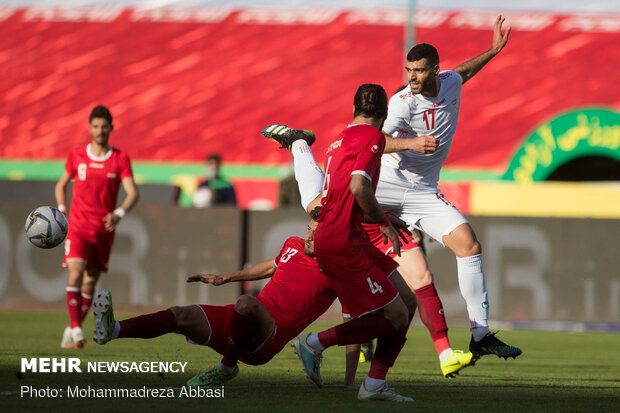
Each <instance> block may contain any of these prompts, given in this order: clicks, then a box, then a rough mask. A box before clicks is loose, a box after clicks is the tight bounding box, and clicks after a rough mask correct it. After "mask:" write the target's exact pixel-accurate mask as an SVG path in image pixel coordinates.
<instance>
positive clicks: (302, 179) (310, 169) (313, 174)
mask: <svg viewBox="0 0 620 413" xmlns="http://www.w3.org/2000/svg"><path fill="white" fill-rule="evenodd" d="M291 154H292V155H293V169H294V170H295V179H296V180H297V186H298V188H299V194H300V195H301V205H302V206H303V207H304V209H307V208H308V205H309V204H310V202H312V201H313V200H314V198H316V197H317V196H318V195H320V194H321V192H322V191H323V170H322V169H321V168H320V167H319V165H318V164H317V163H316V159H314V155H313V153H312V149H310V147H309V146H308V143H307V142H306V141H304V140H303V139H298V140H296V141H295V142H293V144H292V145H291Z"/></svg>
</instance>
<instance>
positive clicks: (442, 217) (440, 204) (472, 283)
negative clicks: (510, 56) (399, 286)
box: [377, 15, 521, 358]
mask: <svg viewBox="0 0 620 413" xmlns="http://www.w3.org/2000/svg"><path fill="white" fill-rule="evenodd" d="M504 21H505V18H504V17H502V16H501V15H500V16H498V17H497V19H496V20H495V24H494V28H493V41H492V46H491V48H490V49H489V50H487V51H486V52H484V53H482V54H480V55H478V56H476V57H474V58H473V59H470V60H468V61H466V62H464V63H461V64H460V65H458V66H457V67H456V68H455V69H454V70H446V71H440V69H439V55H438V53H437V50H436V49H435V48H434V47H433V46H431V45H429V44H425V43H423V44H418V45H416V46H414V47H413V48H412V49H411V50H410V51H409V53H408V54H407V63H406V65H405V69H406V71H407V79H408V83H409V84H408V85H407V87H406V88H405V89H403V90H401V91H400V92H398V93H396V94H395V95H394V96H392V98H391V99H390V104H389V113H388V118H387V120H386V121H385V124H384V126H383V131H384V133H386V135H389V136H391V138H387V141H388V143H387V144H386V152H391V153H387V154H385V155H383V158H382V162H381V177H380V179H379V185H378V188H377V200H378V201H379V203H380V204H381V206H382V207H383V208H385V209H386V210H389V211H391V212H393V213H394V214H396V215H397V216H398V217H400V218H401V219H403V220H404V221H406V222H408V223H409V224H410V225H412V226H413V227H415V228H418V229H420V230H422V231H424V232H425V233H427V234H428V235H430V236H431V237H432V238H434V239H435V240H437V241H439V242H440V243H441V244H443V245H444V246H446V247H448V248H450V249H451V250H452V251H453V252H454V254H455V255H456V259H457V271H458V281H459V286H460V289H461V294H462V295H463V298H464V299H465V301H466V303H467V311H468V313H469V320H470V328H471V331H472V338H471V341H470V344H469V349H470V351H471V352H472V353H473V354H474V357H475V358H479V357H481V356H483V355H486V354H496V355H498V356H500V357H504V358H507V357H516V356H518V355H520V354H521V350H520V349H518V348H516V347H511V346H508V345H506V344H505V343H503V342H502V341H500V340H499V339H497V338H496V337H495V333H492V332H490V331H489V324H488V318H489V317H488V315H489V302H488V294H487V289H486V285H485V275H484V269H483V265H482V255H481V253H482V248H481V246H480V243H479V242H478V240H477V239H476V234H475V233H474V231H473V229H472V227H471V226H470V225H469V223H468V221H467V219H466V218H465V217H464V216H463V215H462V214H461V213H460V212H459V211H458V210H457V209H456V208H455V207H454V206H453V205H452V204H451V203H450V202H449V201H447V200H446V199H445V198H444V197H443V195H442V194H441V193H440V192H439V189H438V188H437V183H438V181H439V172H440V170H441V167H442V166H443V163H444V161H445V159H446V157H447V156H448V153H449V152H450V147H451V145H452V139H453V137H454V132H455V131H456V126H457V122H458V117H459V107H460V103H461V86H462V84H464V83H465V82H467V81H468V80H469V79H471V78H472V77H473V76H474V75H475V74H476V73H478V71H479V70H480V69H482V67H483V66H484V65H486V64H487V63H488V62H489V61H490V60H491V59H492V58H493V57H494V56H495V55H497V54H498V53H499V52H500V51H501V50H502V49H503V48H504V46H505V45H506V43H507V42H508V36H509V34H510V28H508V29H507V30H505V32H504V33H502V24H503V23H504ZM421 135H425V136H432V137H433V138H435V139H436V141H435V142H436V144H437V148H436V150H434V151H429V152H430V153H424V154H420V153H417V152H414V151H411V150H403V149H406V146H404V145H403V143H405V142H406V141H408V140H409V139H408V138H412V137H417V136H421ZM412 258H413V259H416V257H413V256H412ZM419 264H420V265H421V262H420V263H419ZM412 265H415V263H412Z"/></svg>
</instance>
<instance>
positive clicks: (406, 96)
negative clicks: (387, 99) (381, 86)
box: [398, 92, 413, 100]
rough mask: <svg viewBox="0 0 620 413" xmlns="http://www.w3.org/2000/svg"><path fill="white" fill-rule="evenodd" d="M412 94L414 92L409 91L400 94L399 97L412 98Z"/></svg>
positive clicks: (403, 98)
mask: <svg viewBox="0 0 620 413" xmlns="http://www.w3.org/2000/svg"><path fill="white" fill-rule="evenodd" d="M412 96H413V93H411V92H407V93H405V94H403V95H398V97H399V98H401V99H402V100H405V98H410V97H412Z"/></svg>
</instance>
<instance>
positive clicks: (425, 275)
mask: <svg viewBox="0 0 620 413" xmlns="http://www.w3.org/2000/svg"><path fill="white" fill-rule="evenodd" d="M432 283H433V273H431V272H430V270H429V269H428V268H427V269H426V270H424V271H423V272H422V273H421V274H420V278H419V285H420V286H421V287H425V286H427V285H430V284H432ZM421 287H418V288H421Z"/></svg>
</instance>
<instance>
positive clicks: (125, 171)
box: [118, 153, 133, 180]
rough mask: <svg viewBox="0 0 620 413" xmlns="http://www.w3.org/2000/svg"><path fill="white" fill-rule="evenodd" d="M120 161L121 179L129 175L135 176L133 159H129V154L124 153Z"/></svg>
mask: <svg viewBox="0 0 620 413" xmlns="http://www.w3.org/2000/svg"><path fill="white" fill-rule="evenodd" d="M118 163H119V165H118V166H119V168H120V170H121V180H122V179H124V178H128V177H129V178H131V177H132V176H133V171H132V169H131V160H130V159H129V156H127V155H126V154H124V153H122V154H121V156H120V157H119V162H118Z"/></svg>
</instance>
